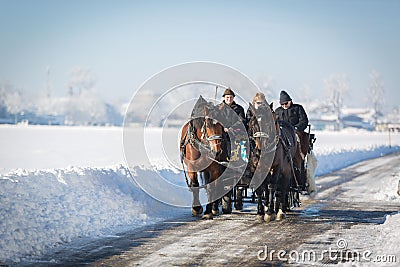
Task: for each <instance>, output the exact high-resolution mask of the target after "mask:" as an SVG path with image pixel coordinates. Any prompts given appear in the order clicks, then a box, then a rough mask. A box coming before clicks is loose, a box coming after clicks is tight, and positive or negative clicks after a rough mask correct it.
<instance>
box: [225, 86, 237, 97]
mask: <svg viewBox="0 0 400 267" xmlns="http://www.w3.org/2000/svg"><path fill="white" fill-rule="evenodd" d="M226 95H232V96H235V93H234V92H233V91H232V89H231V88H229V87H228V88H226V89H225V92H224V94H223V95H222V97H224V96H226Z"/></svg>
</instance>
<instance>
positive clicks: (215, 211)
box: [211, 210, 219, 216]
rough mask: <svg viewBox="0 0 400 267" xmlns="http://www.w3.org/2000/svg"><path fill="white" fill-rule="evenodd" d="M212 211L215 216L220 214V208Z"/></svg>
mask: <svg viewBox="0 0 400 267" xmlns="http://www.w3.org/2000/svg"><path fill="white" fill-rule="evenodd" d="M211 213H212V215H214V216H219V210H212V211H211Z"/></svg>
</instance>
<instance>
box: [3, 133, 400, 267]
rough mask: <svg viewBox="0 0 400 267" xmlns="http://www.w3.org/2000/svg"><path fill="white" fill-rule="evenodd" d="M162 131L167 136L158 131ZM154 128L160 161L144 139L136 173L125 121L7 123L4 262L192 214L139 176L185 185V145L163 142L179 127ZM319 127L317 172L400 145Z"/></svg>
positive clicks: (392, 220) (392, 223)
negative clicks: (181, 160)
mask: <svg viewBox="0 0 400 267" xmlns="http://www.w3.org/2000/svg"><path fill="white" fill-rule="evenodd" d="M135 131H136V130H135ZM141 131H142V130H140V129H137V133H138V135H137V136H138V138H137V140H135V142H137V144H140V142H143V140H141V138H140V136H141V134H140V133H141ZM160 132H162V133H163V134H162V135H163V141H161V140H159V138H157V137H158V136H159V133H160ZM149 133H150V135H152V134H154V136H153V137H150V139H151V146H150V149H154V150H155V151H152V152H150V153H149V154H151V157H157V156H158V155H159V157H158V158H155V159H152V162H157V165H156V166H150V165H149V164H147V162H148V160H147V159H146V155H147V154H146V151H145V150H142V149H141V148H140V147H142V146H140V145H138V146H137V151H135V153H134V155H135V157H134V159H133V161H134V162H135V165H136V166H135V167H134V170H133V171H132V172H129V170H128V168H127V167H126V164H125V161H124V153H123V141H122V140H123V138H122V128H100V127H98V128H97V127H55V126H52V127H46V126H28V127H26V126H4V125H3V126H0V263H1V262H6V263H7V262H19V261H21V259H23V258H26V257H29V256H34V255H40V254H43V253H44V252H46V251H47V250H49V249H50V248H52V247H54V246H57V245H60V244H62V243H64V242H70V241H73V240H76V239H78V238H81V237H99V236H100V237H101V236H104V235H108V234H112V233H116V232H118V231H122V230H125V229H132V228H134V227H139V226H142V225H145V224H149V223H153V222H156V221H160V220H163V219H166V218H168V217H174V216H179V215H182V214H185V213H189V212H190V210H189V209H187V208H174V207H171V206H168V205H165V204H162V203H160V202H158V201H156V200H154V199H152V198H151V197H149V196H148V195H147V194H146V193H144V192H143V191H142V190H141V189H140V188H139V187H138V186H137V185H136V184H135V182H134V181H133V180H134V179H133V178H135V177H149V179H150V178H151V177H153V176H158V175H161V176H163V177H167V178H168V180H170V181H181V182H182V184H184V177H183V174H182V172H181V171H180V170H179V169H177V167H179V165H177V164H176V163H177V162H178V149H176V150H173V152H172V153H171V155H170V156H171V158H169V159H167V160H166V159H164V158H163V155H165V154H163V153H162V152H163V150H161V149H160V147H161V145H162V144H164V146H168V147H178V145H177V135H178V130H177V129H165V130H161V129H154V130H150V131H149ZM315 133H316V137H317V142H316V143H315V148H314V151H315V153H316V156H317V158H318V168H317V175H323V174H326V173H329V172H331V171H334V170H337V169H340V168H343V167H346V166H349V165H351V164H353V163H356V162H359V161H362V160H364V159H368V158H373V157H379V156H382V155H385V154H388V153H392V152H395V151H400V134H393V133H392V135H391V147H389V137H388V133H375V132H364V131H361V132H360V131H347V132H315ZM146 148H148V147H146ZM133 149H136V148H133ZM157 149H160V150H159V151H157ZM155 155H156V156H155ZM167 155H168V153H167ZM130 160H131V161H132V159H130ZM386 179H387V180H384V181H381V184H380V187H379V188H377V189H376V190H375V191H374V192H375V193H376V194H377V196H378V195H379V196H378V197H379V198H380V199H382V200H384V201H399V197H398V196H396V193H395V191H396V190H397V187H396V188H393V187H395V186H396V185H397V180H399V177H387V178H386ZM395 179H397V180H396V181H395ZM317 183H318V178H317ZM389 191H390V192H392V193H388V192H389ZM188 196H190V194H188ZM399 222H400V214H397V215H392V216H390V217H388V219H387V221H386V222H385V223H384V224H383V225H379V226H376V227H375V228H374V229H371V231H381V232H382V233H390V232H391V231H395V232H396V233H398V229H397V227H398V223H399ZM393 242H395V241H393ZM396 242H400V241H396ZM392 245H393V244H392ZM394 245H396V244H394ZM382 246H384V244H383V245H382Z"/></svg>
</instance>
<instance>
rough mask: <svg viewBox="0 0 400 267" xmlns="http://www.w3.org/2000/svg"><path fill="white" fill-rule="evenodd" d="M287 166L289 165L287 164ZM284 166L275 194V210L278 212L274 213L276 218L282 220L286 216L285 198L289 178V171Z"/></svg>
mask: <svg viewBox="0 0 400 267" xmlns="http://www.w3.org/2000/svg"><path fill="white" fill-rule="evenodd" d="M288 167H289V166H288ZM288 169H289V168H286V171H285V172H283V173H282V176H281V177H280V180H279V187H278V189H279V190H278V192H279V193H278V194H277V201H276V203H277V205H276V210H277V211H278V214H277V215H276V220H278V221H279V220H283V219H285V218H286V198H287V192H288V187H289V180H290V179H291V173H290V171H288Z"/></svg>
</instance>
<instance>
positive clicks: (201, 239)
mask: <svg viewBox="0 0 400 267" xmlns="http://www.w3.org/2000/svg"><path fill="white" fill-rule="evenodd" d="M399 166H400V154H393V155H389V156H386V157H383V158H379V159H374V160H368V161H365V162H362V163H359V164H356V165H353V166H350V167H348V168H346V169H343V170H340V171H337V172H334V173H331V174H329V175H325V176H321V177H318V180H317V187H318V194H317V195H316V196H315V197H313V198H309V197H307V198H306V197H304V198H303V199H302V206H301V207H300V208H296V209H295V210H293V211H292V212H290V213H288V216H287V218H286V219H285V220H283V221H274V222H271V223H262V224H260V223H259V222H257V221H256V218H255V214H256V207H255V205H247V206H245V209H244V210H243V211H242V212H234V213H233V214H231V215H222V216H218V217H215V218H214V220H201V219H197V218H193V217H191V216H190V215H189V214H188V216H185V217H182V218H178V219H174V220H169V221H165V222H162V223H158V224H155V225H151V226H147V227H143V228H140V229H136V230H135V231H132V232H126V233H121V234H119V235H118V236H115V237H110V238H106V239H101V240H97V241H94V242H91V243H89V244H85V243H82V244H74V247H69V248H68V247H67V248H65V249H64V250H59V251H57V253H56V254H53V255H48V256H45V257H43V258H42V259H41V261H40V262H38V261H36V262H35V263H34V264H33V265H35V266H287V265H289V264H294V265H299V266H304V265H306V264H314V265H327V264H328V265H329V264H336V263H338V262H339V261H340V260H341V259H340V258H338V257H331V255H318V257H316V258H315V259H312V261H313V262H310V260H309V261H308V263H307V262H305V261H304V259H303V261H301V262H299V260H298V259H297V260H293V258H294V254H290V253H289V252H291V251H298V252H301V251H304V250H305V249H307V250H311V249H312V250H318V251H321V250H323V249H326V248H328V247H333V248H335V247H336V248H337V246H338V244H339V243H337V242H338V238H339V237H340V236H341V235H342V234H343V233H344V232H345V231H347V230H348V229H351V228H352V227H353V226H356V225H357V226H370V225H371V226H372V225H377V224H381V223H383V222H384V220H385V216H386V215H387V214H391V213H395V212H398V211H399V205H398V203H399V202H386V201H378V200H376V201H372V200H370V199H367V200H364V199H363V198H362V196H361V194H360V192H362V190H361V189H360V188H362V186H365V184H368V182H369V179H372V178H373V177H376V176H382V175H398V176H399V175H400V174H399V172H400V169H399ZM371 177H372V178H371ZM360 190H361V191H360ZM396 190H397V188H396ZM278 251H283V252H286V254H285V253H283V252H282V254H281V255H279V254H278ZM398 260H400V259H398Z"/></svg>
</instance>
